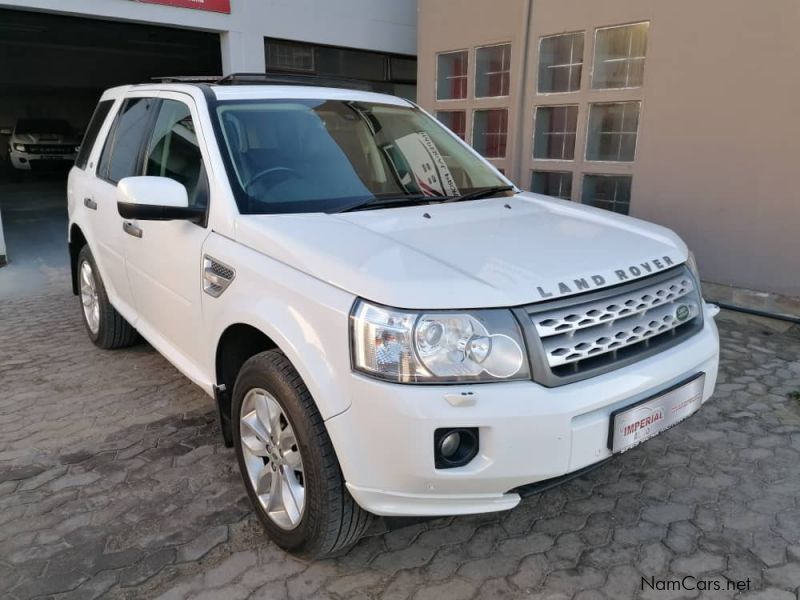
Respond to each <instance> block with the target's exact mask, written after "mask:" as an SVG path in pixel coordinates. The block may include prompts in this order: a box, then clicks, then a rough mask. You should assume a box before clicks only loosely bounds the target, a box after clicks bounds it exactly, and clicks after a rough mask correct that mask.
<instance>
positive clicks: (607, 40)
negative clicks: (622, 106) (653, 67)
mask: <svg viewBox="0 0 800 600" xmlns="http://www.w3.org/2000/svg"><path fill="white" fill-rule="evenodd" d="M649 27H650V24H649V23H637V24H636V25H626V26H624V27H609V28H606V29H598V30H597V34H596V37H595V49H594V75H593V78H592V87H593V88H594V89H606V88H624V87H638V86H640V85H642V82H643V81H644V62H645V57H646V56H647V34H648V30H649Z"/></svg>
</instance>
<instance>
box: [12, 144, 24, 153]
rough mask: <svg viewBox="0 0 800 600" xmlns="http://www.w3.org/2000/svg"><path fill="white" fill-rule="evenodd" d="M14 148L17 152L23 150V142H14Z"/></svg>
mask: <svg viewBox="0 0 800 600" xmlns="http://www.w3.org/2000/svg"><path fill="white" fill-rule="evenodd" d="M14 150H16V151H17V152H25V144H14Z"/></svg>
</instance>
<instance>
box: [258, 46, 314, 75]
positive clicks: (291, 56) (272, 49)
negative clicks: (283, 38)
mask: <svg viewBox="0 0 800 600" xmlns="http://www.w3.org/2000/svg"><path fill="white" fill-rule="evenodd" d="M267 68H268V69H277V70H279V71H300V72H303V73H308V72H312V73H313V71H314V48H313V46H308V45H305V44H295V43H292V42H279V41H268V42H267Z"/></svg>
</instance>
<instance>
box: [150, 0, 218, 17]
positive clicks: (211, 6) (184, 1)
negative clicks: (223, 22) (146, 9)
mask: <svg viewBox="0 0 800 600" xmlns="http://www.w3.org/2000/svg"><path fill="white" fill-rule="evenodd" d="M136 1H137V2H144V3H146V4H166V5H168V6H177V7H179V8H196V9H198V10H208V11H211V12H220V13H227V14H230V12H231V0H136Z"/></svg>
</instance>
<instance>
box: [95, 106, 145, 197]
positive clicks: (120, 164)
mask: <svg viewBox="0 0 800 600" xmlns="http://www.w3.org/2000/svg"><path fill="white" fill-rule="evenodd" d="M155 104H156V99H155V98H129V99H128V100H126V101H125V102H124V104H123V105H122V107H121V108H120V111H119V113H118V114H117V118H116V121H115V123H114V127H113V128H112V130H111V134H110V135H109V136H108V139H107V140H106V145H105V147H104V148H103V154H102V156H101V157H100V166H99V168H98V174H99V175H100V177H103V178H105V179H107V180H108V181H110V182H112V183H118V182H119V181H120V180H121V179H123V178H125V177H132V176H134V175H137V174H138V173H137V171H138V170H139V151H140V149H141V147H142V141H143V139H144V136H145V135H146V134H147V133H148V131H147V125H148V123H149V120H150V118H151V114H152V113H151V111H152V110H153V108H154V106H155Z"/></svg>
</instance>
